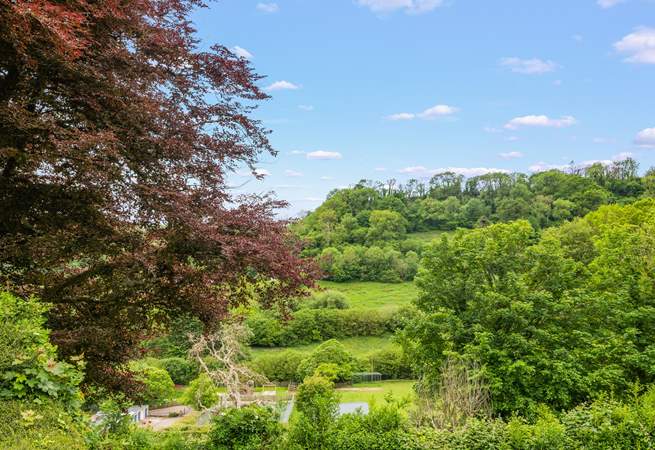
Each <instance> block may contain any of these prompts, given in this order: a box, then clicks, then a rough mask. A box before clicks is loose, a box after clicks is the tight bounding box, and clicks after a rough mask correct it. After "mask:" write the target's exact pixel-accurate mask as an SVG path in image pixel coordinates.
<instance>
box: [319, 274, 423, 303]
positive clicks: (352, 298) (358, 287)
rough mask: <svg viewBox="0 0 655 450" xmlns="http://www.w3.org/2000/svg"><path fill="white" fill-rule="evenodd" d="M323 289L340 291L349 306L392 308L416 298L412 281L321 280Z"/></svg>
mask: <svg viewBox="0 0 655 450" xmlns="http://www.w3.org/2000/svg"><path fill="white" fill-rule="evenodd" d="M319 285H320V286H321V287H322V288H323V289H331V290H334V291H339V292H342V293H343V294H344V295H345V296H346V298H347V299H348V305H349V306H350V307H351V308H366V309H377V310H381V309H387V308H389V309H393V308H397V307H398V306H404V305H407V304H409V303H411V302H412V300H413V299H415V298H416V295H417V291H416V286H415V285H414V283H412V282H406V283H376V282H369V281H352V282H349V283H336V282H334V281H321V282H320V283H319Z"/></svg>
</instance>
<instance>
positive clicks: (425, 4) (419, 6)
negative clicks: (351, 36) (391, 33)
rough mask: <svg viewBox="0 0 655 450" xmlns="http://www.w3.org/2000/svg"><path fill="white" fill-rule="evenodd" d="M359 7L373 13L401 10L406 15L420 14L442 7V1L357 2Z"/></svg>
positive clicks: (368, 0) (385, 0)
mask: <svg viewBox="0 0 655 450" xmlns="http://www.w3.org/2000/svg"><path fill="white" fill-rule="evenodd" d="M357 3H358V4H359V5H360V6H365V7H367V8H369V9H370V10H371V11H373V12H374V13H390V12H394V11H398V10H403V11H405V12H406V13H408V14H421V13H426V12H429V11H432V10H434V9H436V8H438V7H439V6H441V5H443V3H444V2H443V0H357Z"/></svg>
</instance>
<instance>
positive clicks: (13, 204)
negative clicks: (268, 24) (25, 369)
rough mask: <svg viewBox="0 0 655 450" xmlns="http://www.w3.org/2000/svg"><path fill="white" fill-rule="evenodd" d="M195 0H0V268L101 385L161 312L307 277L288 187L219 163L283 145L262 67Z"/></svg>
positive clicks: (219, 308)
mask: <svg viewBox="0 0 655 450" xmlns="http://www.w3.org/2000/svg"><path fill="white" fill-rule="evenodd" d="M202 6H204V5H202V4H201V2H200V1H198V0H103V1H92V0H60V1H55V0H51V1H47V0H31V1H29V0H1V1H0V282H1V283H2V286H3V287H2V288H3V289H7V290H10V291H13V292H15V293H17V294H20V295H23V296H26V295H31V294H36V295H38V296H39V297H40V298H42V299H43V301H45V302H49V303H52V304H53V308H52V310H51V312H50V316H49V326H50V327H51V328H52V329H53V333H52V338H53V340H54V341H55V343H56V344H57V345H59V348H60V351H61V352H62V353H63V354H64V355H66V354H68V355H72V354H80V353H84V355H85V358H86V360H87V363H88V369H87V376H88V377H89V378H90V379H91V380H93V381H99V382H102V383H105V384H107V385H111V383H112V382H113V381H114V380H116V379H118V378H120V376H119V375H120V373H119V372H120V369H117V368H118V367H121V366H120V364H118V363H120V362H122V361H125V359H126V358H127V357H129V356H130V355H131V352H132V350H133V349H134V347H135V344H137V343H138V340H139V339H140V337H141V336H142V335H143V332H144V331H147V330H148V327H149V325H150V324H151V323H153V322H158V323H161V322H162V321H165V320H167V319H168V318H170V317H173V316H175V315H177V314H181V313H191V314H193V315H195V316H197V317H199V318H201V319H202V320H203V321H204V322H205V323H206V324H208V325H211V324H213V323H217V322H218V321H220V320H221V319H222V318H224V317H225V316H226V314H227V313H228V310H229V308H230V306H232V305H234V304H236V303H238V302H240V301H242V299H243V296H242V295H238V292H239V291H238V288H239V286H241V285H243V284H244V283H251V282H254V281H258V280H266V281H267V286H268V288H267V289H266V290H265V293H266V295H265V296H264V297H263V298H262V300H263V301H265V302H270V303H273V302H275V301H277V299H280V298H284V297H285V296H288V295H292V294H295V293H297V292H298V291H299V290H300V289H301V288H302V287H303V286H306V285H310V284H311V283H312V279H313V269H312V268H311V267H308V266H307V265H306V264H305V263H304V262H303V261H302V260H300V259H299V257H298V253H297V245H296V243H294V242H293V241H292V240H291V238H290V237H289V235H288V233H287V231H286V230H287V228H286V224H285V223H283V222H279V221H277V220H275V217H274V212H275V209H276V208H278V207H280V206H283V204H282V203H280V202H276V201H273V200H272V199H270V198H268V197H254V196H249V197H239V196H236V195H235V194H234V192H233V190H232V189H230V186H229V184H228V182H227V180H226V176H227V174H229V172H230V171H232V170H234V169H236V168H237V167H238V166H243V165H245V166H248V167H250V169H251V170H252V171H253V173H254V172H255V163H256V161H257V159H258V157H260V156H261V155H263V154H275V152H274V151H273V149H272V148H271V146H270V144H269V141H268V138H267V133H268V132H267V131H266V130H265V129H264V128H263V127H262V125H261V123H259V122H258V121H256V120H253V119H252V118H251V117H250V116H251V113H252V110H253V108H254V107H255V106H256V105H257V103H258V102H260V101H263V100H265V99H266V98H267V95H266V94H265V93H264V92H262V91H261V90H260V88H259V87H258V85H257V83H258V81H259V79H260V77H259V76H258V75H257V74H255V73H254V72H253V69H252V68H251V66H250V65H249V63H248V61H246V60H245V59H243V58H239V57H237V56H235V55H234V54H233V53H232V52H230V50H228V49H227V48H225V47H223V46H221V45H214V46H212V47H210V48H209V49H207V50H201V49H200V46H199V42H198V41H197V39H196V38H195V37H194V35H195V30H194V29H193V27H192V25H191V23H190V21H189V18H188V17H189V14H190V13H191V11H192V10H193V9H194V8H196V7H202ZM270 280H275V282H274V283H271V282H270ZM235 293H236V294H235Z"/></svg>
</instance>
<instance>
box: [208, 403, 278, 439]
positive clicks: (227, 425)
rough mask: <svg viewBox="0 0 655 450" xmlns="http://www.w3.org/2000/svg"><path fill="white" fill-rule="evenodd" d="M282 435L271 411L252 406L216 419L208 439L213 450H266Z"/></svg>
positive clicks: (235, 410) (223, 413) (232, 410)
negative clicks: (214, 449)
mask: <svg viewBox="0 0 655 450" xmlns="http://www.w3.org/2000/svg"><path fill="white" fill-rule="evenodd" d="M281 434H282V426H281V425H280V424H279V423H278V418H277V415H276V414H275V413H274V412H273V411H272V410H271V409H270V408H266V407H263V406H257V405H253V406H247V407H244V408H229V409H226V410H225V411H224V412H221V413H220V414H218V415H216V416H215V417H214V420H213V422H212V428H211V431H210V433H209V437H210V442H211V443H212V444H213V446H214V447H213V448H216V449H226V450H228V449H239V450H267V449H270V448H271V446H272V444H273V443H274V442H275V441H276V440H277V439H278V438H279V437H280V435H281Z"/></svg>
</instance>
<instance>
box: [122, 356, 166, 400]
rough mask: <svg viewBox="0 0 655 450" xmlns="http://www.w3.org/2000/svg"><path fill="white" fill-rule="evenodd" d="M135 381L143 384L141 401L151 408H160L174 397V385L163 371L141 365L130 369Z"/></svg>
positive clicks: (137, 364)
mask: <svg viewBox="0 0 655 450" xmlns="http://www.w3.org/2000/svg"><path fill="white" fill-rule="evenodd" d="M130 369H131V370H132V372H133V373H134V378H135V380H136V381H138V382H140V383H143V385H144V389H143V392H142V394H141V395H142V397H143V398H142V401H143V402H145V403H147V404H148V405H151V406H162V405H165V404H166V403H169V402H170V401H171V400H172V399H173V397H174V396H175V383H173V380H172V379H171V376H170V375H169V374H168V372H167V371H166V370H164V369H161V368H159V367H154V366H148V365H144V364H142V363H133V364H132V365H131V367H130Z"/></svg>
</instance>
